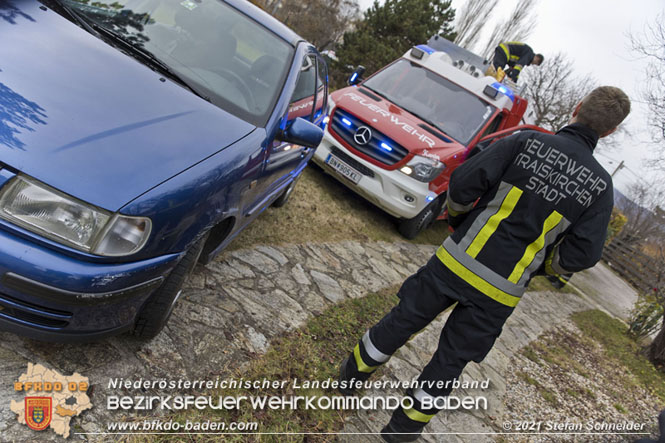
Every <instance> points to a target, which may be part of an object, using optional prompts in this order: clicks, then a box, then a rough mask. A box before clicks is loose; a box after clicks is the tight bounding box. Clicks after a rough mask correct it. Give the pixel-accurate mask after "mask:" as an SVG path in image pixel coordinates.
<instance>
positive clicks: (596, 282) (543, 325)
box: [341, 264, 637, 443]
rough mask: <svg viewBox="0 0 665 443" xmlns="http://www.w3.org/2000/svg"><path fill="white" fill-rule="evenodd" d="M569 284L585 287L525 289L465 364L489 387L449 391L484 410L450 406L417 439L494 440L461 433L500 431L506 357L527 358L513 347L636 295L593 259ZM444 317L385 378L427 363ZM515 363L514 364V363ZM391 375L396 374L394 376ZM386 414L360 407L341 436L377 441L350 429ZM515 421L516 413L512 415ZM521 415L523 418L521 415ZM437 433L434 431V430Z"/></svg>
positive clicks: (383, 419) (362, 429)
mask: <svg viewBox="0 0 665 443" xmlns="http://www.w3.org/2000/svg"><path fill="white" fill-rule="evenodd" d="M571 283H572V284H573V285H574V286H575V287H576V288H580V289H583V290H584V293H581V292H580V293H578V294H568V293H558V292H537V293H531V292H529V293H527V294H526V295H525V296H524V297H523V299H522V301H520V303H519V305H518V306H517V309H516V310H515V312H514V313H513V315H511V317H510V318H509V319H508V321H507V322H506V325H505V327H504V329H503V332H502V334H501V337H500V338H499V339H498V340H497V342H496V344H495V346H494V348H493V349H492V351H490V353H489V354H488V356H487V357H486V358H485V360H484V361H483V362H482V363H481V364H476V363H470V364H469V365H468V366H467V367H466V369H465V370H464V373H463V374H462V380H478V381H480V380H485V379H488V378H489V379H490V386H489V389H487V390H486V391H482V390H468V391H465V390H464V389H457V390H454V391H453V392H452V393H451V396H457V397H459V398H462V397H464V396H467V395H468V396H481V395H482V396H485V397H486V398H487V403H488V409H487V411H483V410H480V411H473V412H472V413H469V412H466V411H462V410H459V411H450V412H442V413H439V414H438V415H437V416H435V417H434V418H433V419H432V421H431V422H430V425H429V426H428V429H427V432H429V433H431V435H425V436H424V437H423V438H421V440H419V441H427V442H469V443H472V442H473V443H475V442H485V441H495V440H494V437H492V436H489V435H464V434H463V433H464V432H473V433H482V432H487V433H491V432H497V431H499V430H500V426H501V421H502V417H505V416H506V415H508V416H510V415H509V414H507V411H503V410H502V405H503V398H504V396H505V394H506V392H507V390H508V389H510V386H507V385H506V383H505V381H504V380H505V376H506V374H508V373H509V372H511V371H513V372H514V371H516V370H519V369H520V368H519V367H514V366H512V365H511V358H514V361H517V362H520V361H522V362H526V359H525V357H523V356H521V355H520V354H517V352H518V351H519V350H520V349H521V348H522V347H524V346H526V345H527V344H529V342H531V341H532V340H535V339H536V338H538V336H539V335H541V334H542V333H543V332H545V331H547V330H551V329H554V328H555V327H557V326H562V325H564V324H565V323H566V322H567V321H568V318H569V317H570V315H571V314H572V313H574V312H578V311H583V310H587V309H597V308H601V309H604V310H606V311H607V312H609V313H610V314H612V315H615V316H617V317H620V318H622V319H624V320H625V319H626V318H627V316H628V312H629V310H630V307H632V305H633V304H634V303H635V301H636V300H637V294H636V292H635V290H634V289H632V288H631V287H629V286H628V285H627V284H626V283H624V282H623V280H621V279H620V278H619V277H617V276H616V275H615V274H614V273H613V272H612V271H610V270H609V269H608V268H607V267H606V266H605V265H603V264H598V265H597V266H596V267H594V268H593V269H590V270H587V271H584V272H582V273H580V274H577V275H575V276H574V277H573V278H572V280H571ZM447 318H448V313H446V314H443V315H442V316H440V317H439V318H438V319H437V320H435V321H434V322H432V324H430V325H429V327H428V328H426V329H425V330H424V332H422V333H421V334H419V335H417V336H416V337H415V338H414V339H413V340H411V341H410V342H408V343H407V344H406V345H405V346H404V347H403V348H402V349H400V351H398V352H397V353H396V354H395V355H394V356H393V357H392V358H391V359H390V361H389V362H388V363H387V368H388V369H389V371H387V373H386V375H385V376H384V377H383V378H382V379H385V380H397V379H401V380H409V379H413V378H415V377H417V376H418V375H419V374H420V370H421V369H422V367H423V366H425V365H426V364H427V362H429V360H430V358H431V355H432V352H433V351H434V349H436V346H437V343H438V339H439V334H440V332H441V328H442V327H443V324H444V323H445V320H446V319H447ZM513 365H514V363H513ZM395 374H399V377H397V376H396V375H395ZM388 394H395V395H399V394H401V392H400V391H388ZM365 395H386V392H385V391H384V392H378V391H366V393H365ZM389 419H390V414H389V412H386V411H370V412H360V413H359V414H358V415H357V416H355V417H352V418H351V419H350V420H349V421H348V423H347V425H346V427H345V429H344V431H343V432H345V433H349V435H348V436H346V437H343V438H341V440H342V441H349V442H356V441H376V442H378V441H382V440H381V439H380V438H379V437H378V436H376V435H363V436H358V435H353V433H371V432H377V431H379V430H380V429H381V427H382V426H383V425H384V424H385V423H387V422H388V420H389ZM515 419H516V420H518V419H519V417H515ZM524 419H526V418H524ZM437 433H439V434H437Z"/></svg>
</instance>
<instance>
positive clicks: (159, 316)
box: [0, 0, 328, 341]
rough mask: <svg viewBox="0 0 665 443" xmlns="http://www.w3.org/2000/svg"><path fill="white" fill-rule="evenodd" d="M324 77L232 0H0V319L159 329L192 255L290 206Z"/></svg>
mask: <svg viewBox="0 0 665 443" xmlns="http://www.w3.org/2000/svg"><path fill="white" fill-rule="evenodd" d="M327 78H328V76H327V68H326V65H325V62H324V61H323V59H322V58H321V57H320V55H319V54H318V52H317V51H316V49H315V48H314V47H313V46H312V45H311V44H309V43H307V42H305V41H304V40H303V39H302V38H300V37H298V35H296V34H295V33H294V32H293V31H291V30H289V29H288V28H287V27H285V26H284V25H282V24H281V23H279V22H278V21H276V20H275V19H273V18H272V17H270V16H269V15H268V14H266V13H265V12H263V11H261V10H260V9H258V8H257V7H255V6H253V5H252V4H250V3H248V2H246V1H242V0H43V1H37V0H0V328H2V329H4V330H9V331H13V332H15V333H18V334H21V335H26V336H30V337H32V338H36V339H40V340H49V341H52V340H56V341H76V340H84V341H90V340H96V339H99V338H102V337H106V336H109V335H115V334H119V333H122V332H128V331H131V332H133V333H134V334H135V335H136V336H138V337H141V338H146V339H147V338H151V337H153V336H155V335H156V334H157V333H159V331H160V330H161V329H162V327H163V326H164V325H165V323H166V322H167V320H168V318H169V316H170V314H171V311H172V309H173V306H174V305H175V303H176V302H177V300H178V296H179V295H180V291H181V286H182V284H183V282H184V281H185V279H186V278H187V275H188V274H189V272H190V271H191V269H192V268H193V267H194V265H195V264H196V263H197V262H201V263H203V264H206V263H208V262H209V261H210V260H212V259H213V258H214V257H215V255H216V254H218V253H219V252H220V251H221V250H222V249H223V248H224V247H225V246H226V245H227V244H228V243H229V242H230V241H231V240H232V239H233V238H234V236H236V235H237V234H238V233H239V232H240V231H241V230H242V229H243V228H244V227H245V226H247V225H248V224H249V223H250V222H251V221H252V220H253V219H254V218H256V217H257V216H258V215H259V213H261V211H263V210H264V209H265V208H266V207H268V206H270V205H273V206H281V205H283V204H284V203H286V201H287V199H288V198H289V195H290V194H291V191H292V190H293V187H294V185H295V183H296V180H297V179H298V177H299V174H300V173H301V172H302V170H303V168H304V167H305V166H306V164H307V162H308V160H309V159H310V158H311V156H312V155H313V148H315V147H316V146H317V145H318V144H319V142H320V141H321V138H322V136H323V131H322V129H321V126H322V125H323V123H322V121H323V115H322V114H323V110H325V109H326V102H327V95H328V85H327Z"/></svg>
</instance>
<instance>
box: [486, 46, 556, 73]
mask: <svg viewBox="0 0 665 443" xmlns="http://www.w3.org/2000/svg"><path fill="white" fill-rule="evenodd" d="M544 59H545V58H544V57H543V54H534V53H533V49H531V46H529V45H527V44H526V43H521V42H504V43H501V44H499V46H497V47H496V49H495V50H494V59H493V60H492V65H493V66H494V69H495V70H497V71H498V70H499V68H501V69H503V68H505V67H506V65H508V67H509V69H508V71H507V72H506V75H508V77H509V78H510V79H511V80H512V81H514V82H517V78H518V77H519V76H520V73H521V72H522V68H523V67H524V66H529V65H540V64H541V63H542V62H543V60H544Z"/></svg>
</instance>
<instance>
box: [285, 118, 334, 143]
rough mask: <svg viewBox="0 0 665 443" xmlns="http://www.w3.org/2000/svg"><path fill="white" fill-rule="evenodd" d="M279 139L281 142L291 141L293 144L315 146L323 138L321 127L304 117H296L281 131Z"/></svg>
mask: <svg viewBox="0 0 665 443" xmlns="http://www.w3.org/2000/svg"><path fill="white" fill-rule="evenodd" d="M279 139H280V140H281V141H283V142H287V143H293V144H294V145H300V146H306V147H308V148H316V147H317V146H319V143H321V139H323V129H321V128H319V127H318V126H316V125H315V124H314V123H311V122H309V121H307V120H305V119H304V118H300V117H298V118H296V119H294V120H293V122H292V123H291V124H290V125H289V126H288V127H287V128H286V129H285V130H283V131H282V133H281V134H280V135H279Z"/></svg>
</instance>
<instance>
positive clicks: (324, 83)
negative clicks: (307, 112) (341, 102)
mask: <svg viewBox="0 0 665 443" xmlns="http://www.w3.org/2000/svg"><path fill="white" fill-rule="evenodd" d="M316 61H317V63H316V66H317V75H318V83H317V85H318V90H317V91H316V109H315V110H314V120H317V119H318V118H319V117H320V116H321V115H323V112H324V109H325V107H326V106H327V103H326V100H327V98H328V66H327V65H326V63H325V62H324V61H323V59H322V58H320V57H317V59H316Z"/></svg>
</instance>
